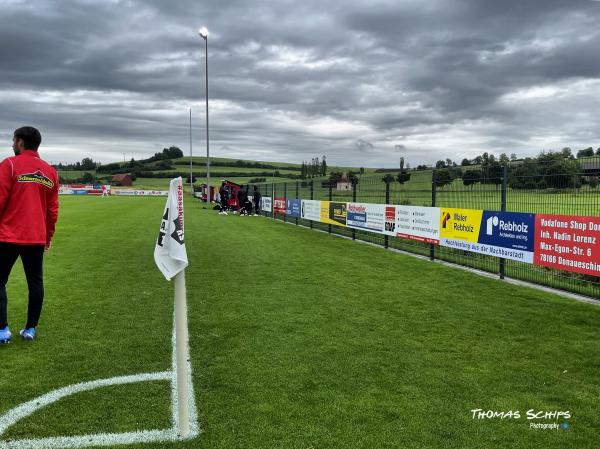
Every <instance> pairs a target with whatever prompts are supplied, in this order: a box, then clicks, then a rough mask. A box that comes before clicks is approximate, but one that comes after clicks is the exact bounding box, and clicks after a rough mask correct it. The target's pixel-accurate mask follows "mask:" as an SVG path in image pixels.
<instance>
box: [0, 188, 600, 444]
mask: <svg viewBox="0 0 600 449" xmlns="http://www.w3.org/2000/svg"><path fill="white" fill-rule="evenodd" d="M61 200H62V210H61V221H60V225H59V228H58V231H57V238H56V242H55V247H54V248H53V250H52V251H51V252H50V253H49V254H48V258H47V266H46V267H47V268H46V279H47V303H46V306H45V310H44V313H43V318H42V326H41V327H40V334H39V339H38V340H37V341H35V342H34V343H33V344H29V345H26V344H24V343H22V342H15V343H13V344H11V345H9V346H8V347H1V348H0V353H1V355H0V357H2V360H3V371H2V376H1V377H0V397H2V401H1V402H0V411H5V410H7V409H8V408H11V407H14V406H16V405H18V404H19V403H21V402H23V401H25V400H28V399H31V398H32V397H34V396H36V395H39V394H42V393H45V392H47V391H48V390H49V389H51V388H57V387H61V386H65V385H67V384H71V383H75V382H80V381H83V380H93V379H97V378H101V377H110V376H116V375H123V374H134V373H138V372H148V371H160V370H164V369H168V367H169V364H170V332H171V317H172V300H171V295H172V291H171V284H169V283H166V282H165V281H164V279H162V278H161V275H160V274H159V273H158V270H157V269H156V268H155V267H154V263H153V260H152V251H153V245H154V239H155V236H156V228H157V226H158V223H159V220H160V214H161V213H162V208H163V205H164V199H161V198H110V199H101V198H86V197H78V198H64V199H62V198H61ZM186 207H187V210H186V214H187V216H186V239H187V247H188V254H189V259H190V261H191V265H190V267H189V269H188V272H187V283H188V302H189V314H190V316H189V324H190V340H191V341H190V343H191V356H192V363H193V369H194V383H195V387H196V391H197V403H198V407H199V413H200V421H201V427H202V429H203V433H202V434H201V436H200V437H199V439H197V440H195V441H192V442H188V443H177V444H155V445H139V446H136V447H140V448H149V447H156V448H159V447H160V448H166V447H173V448H317V447H318V448H349V447H352V448H355V447H364V448H369V449H371V448H396V447H398V448H423V449H425V448H442V447H443V448H457V449H458V448H461V449H463V448H473V449H476V448H477V449H479V448H488V447H490V448H492V447H493V448H548V447H561V448H593V447H596V446H597V435H598V431H599V428H598V424H597V419H596V414H597V412H596V406H597V398H598V396H599V394H600V387H599V382H598V374H599V372H600V364H599V362H598V360H600V347H599V346H598V344H597V342H598V339H599V338H600V330H599V327H598V323H599V322H600V309H598V308H597V307H593V306H590V305H588V304H580V303H576V302H573V301H569V300H565V299H561V298H558V297H555V296H552V295H548V294H546V293H542V292H538V291H534V290H530V289H526V288H521V287H516V286H512V285H507V284H504V283H502V282H500V281H495V280H491V279H487V278H482V277H478V276H476V275H473V274H470V273H467V272H463V271H460V270H456V269H452V268H448V267H445V266H440V265H437V264H431V263H429V262H427V261H422V260H416V259H413V258H410V257H406V256H403V255H399V254H394V253H391V252H386V251H383V250H381V249H378V248H372V247H369V246H365V245H360V244H358V243H355V242H351V241H347V240H343V239H338V238H335V237H331V236H328V235H326V234H322V233H317V232H314V231H310V230H306V229H302V228H297V227H294V226H290V225H285V224H281V223H274V222H272V221H271V220H268V219H264V218H259V217H248V218H245V217H244V218H242V217H237V216H226V217H224V216H218V215H216V214H215V213H214V212H212V211H208V210H205V209H203V208H202V207H201V206H200V205H199V204H198V203H196V202H194V203H192V202H189V203H187V205H186ZM20 271H21V270H20V267H19V266H17V267H16V268H15V271H14V273H13V278H12V279H11V284H10V291H9V294H10V299H9V300H10V310H9V312H10V317H11V322H12V323H13V328H15V329H18V325H17V323H18V319H22V318H23V317H24V307H25V306H24V299H23V296H24V295H23V292H24V288H25V287H24V281H23V277H22V275H21V273H20ZM24 373H26V375H25V376H24ZM81 396H82V397H81V398H80V400H65V401H64V402H61V403H60V404H57V405H55V406H52V407H50V408H49V409H48V410H45V411H42V412H39V413H38V414H36V415H34V416H32V417H31V418H29V419H28V420H26V421H24V422H22V423H20V424H18V425H16V426H14V428H12V429H10V435H9V436H11V437H23V436H27V437H32V436H48V435H55V434H57V433H58V430H56V429H59V430H60V432H63V431H64V432H68V433H70V434H78V433H86V432H91V431H123V430H133V429H140V428H153V427H159V426H164V425H165V424H166V423H167V422H168V417H169V416H170V412H169V404H168V387H167V385H166V384H165V383H160V382H158V383H150V384H138V385H131V386H128V387H127V388H115V389H106V391H104V392H103V391H101V390H98V391H97V392H91V393H89V394H86V395H81ZM474 408H482V409H485V410H488V409H492V410H501V411H508V410H517V409H518V410H520V411H521V413H522V414H523V415H524V414H525V411H526V410H528V409H536V410H569V411H570V412H571V413H572V414H573V418H572V419H571V420H569V422H570V423H571V425H572V427H571V430H569V431H562V430H561V431H549V430H547V431H544V430H531V429H529V423H528V422H527V420H526V419H524V418H523V419H521V420H499V419H495V420H473V419H472V418H471V412H470V410H471V409H474ZM65 422H68V423H70V424H69V425H66V424H65Z"/></svg>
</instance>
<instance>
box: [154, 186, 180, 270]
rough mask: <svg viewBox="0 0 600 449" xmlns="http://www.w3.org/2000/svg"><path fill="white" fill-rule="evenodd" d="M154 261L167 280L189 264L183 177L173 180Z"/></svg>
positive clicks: (155, 248)
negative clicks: (185, 234) (185, 229)
mask: <svg viewBox="0 0 600 449" xmlns="http://www.w3.org/2000/svg"><path fill="white" fill-rule="evenodd" d="M154 261H155V262H156V265H157V266H158V269H159V270H160V271H161V272H162V274H164V276H165V277H166V278H167V280H171V278H173V277H174V276H175V275H176V274H177V273H179V272H180V271H182V270H184V269H185V267H187V266H188V259H187V253H186V251H185V241H184V238H183V182H182V180H181V177H179V178H175V179H172V180H171V184H170V187H169V196H168V198H167V204H166V205H165V211H164V213H163V218H162V222H161V223H160V231H159V232H158V239H157V240H156V246H155V247H154Z"/></svg>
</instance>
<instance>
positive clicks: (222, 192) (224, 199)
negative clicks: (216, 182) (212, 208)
mask: <svg viewBox="0 0 600 449" xmlns="http://www.w3.org/2000/svg"><path fill="white" fill-rule="evenodd" d="M219 196H220V197H221V210H220V211H219V214H220V215H227V203H228V202H229V189H228V188H227V186H226V185H225V182H223V183H222V184H221V188H220V189H219Z"/></svg>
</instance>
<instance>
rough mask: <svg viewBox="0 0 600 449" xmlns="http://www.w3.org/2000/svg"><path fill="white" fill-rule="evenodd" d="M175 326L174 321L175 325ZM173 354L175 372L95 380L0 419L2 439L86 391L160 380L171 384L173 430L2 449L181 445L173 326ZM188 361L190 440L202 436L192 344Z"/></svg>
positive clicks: (20, 443) (1, 448)
mask: <svg viewBox="0 0 600 449" xmlns="http://www.w3.org/2000/svg"><path fill="white" fill-rule="evenodd" d="M173 323H174V321H173ZM171 344H172V347H173V350H172V353H173V355H172V369H171V370H170V371H161V372H157V373H141V374H133V375H129V376H117V377H111V378H108V379H100V380H94V381H91V382H81V383H78V384H73V385H69V386H67V387H63V388H59V389H56V390H53V391H51V392H49V393H46V394H44V395H42V396H38V397H37V398H35V399H32V400H31V401H28V402H25V403H23V404H21V405H19V406H17V407H15V408H13V409H11V410H9V411H8V412H6V413H5V414H3V415H1V416H0V436H2V435H4V433H5V432H6V430H7V429H8V428H9V427H11V426H12V425H14V424H16V423H17V422H19V421H20V420H22V419H23V418H26V417H27V416H30V415H31V414H33V413H34V412H36V411H38V410H40V409H41V408H43V407H46V406H47V405H50V404H52V403H54V402H56V401H58V400H60V399H62V398H64V397H66V396H70V395H73V394H76V393H81V392H84V391H90V390H95V389H97V388H102V387H108V386H113V385H124V384H130V383H137V382H150V381H159V380H170V381H171V410H172V416H171V424H172V426H171V428H169V429H155V430H141V431H137V432H123V433H98V434H89V435H78V436H68V437H49V438H36V439H20V440H10V441H7V440H0V449H59V448H60V449H77V448H82V447H88V446H113V445H126V444H135V443H152V442H167V441H181V440H182V438H181V437H180V436H179V426H178V424H179V423H178V420H179V419H178V416H177V396H178V395H177V370H176V366H175V364H176V361H177V356H176V351H175V326H173V335H172V339H171ZM185 346H186V355H187V357H186V359H187V365H188V366H187V368H188V388H189V398H190V404H189V411H190V434H189V436H188V438H187V439H190V440H191V439H193V438H196V437H197V436H198V435H199V433H200V428H199V425H198V413H197V409H196V400H195V396H194V386H193V383H192V367H191V362H190V348H189V342H186V345H185Z"/></svg>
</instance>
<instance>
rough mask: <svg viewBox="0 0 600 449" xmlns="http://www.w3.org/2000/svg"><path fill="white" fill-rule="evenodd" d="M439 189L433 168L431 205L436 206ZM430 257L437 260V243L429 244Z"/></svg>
mask: <svg viewBox="0 0 600 449" xmlns="http://www.w3.org/2000/svg"><path fill="white" fill-rule="evenodd" d="M436 191H437V183H436V177H435V170H431V207H435V193H436ZM429 259H430V260H432V261H433V260H435V245H434V244H433V243H430V244H429Z"/></svg>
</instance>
